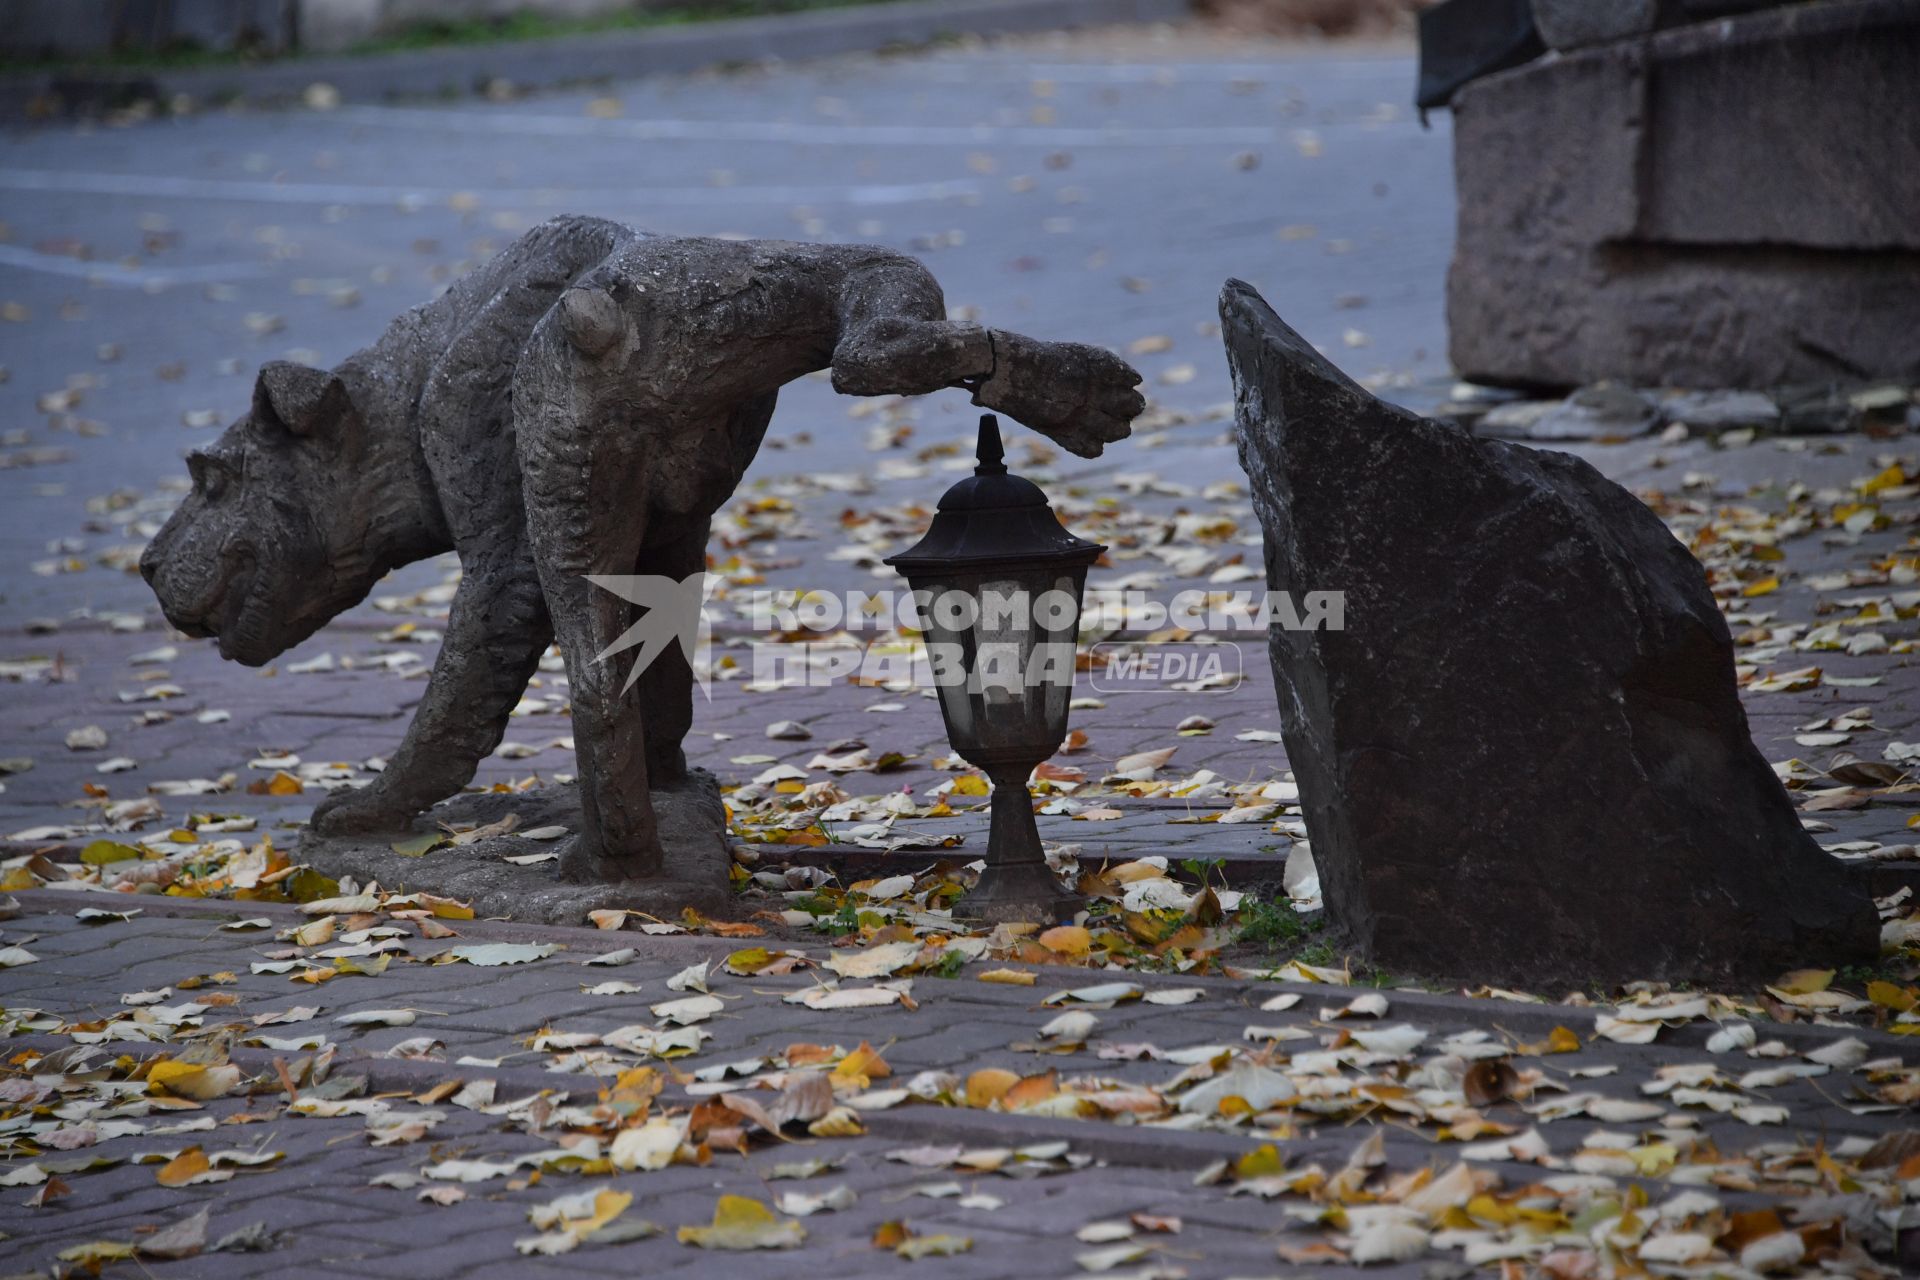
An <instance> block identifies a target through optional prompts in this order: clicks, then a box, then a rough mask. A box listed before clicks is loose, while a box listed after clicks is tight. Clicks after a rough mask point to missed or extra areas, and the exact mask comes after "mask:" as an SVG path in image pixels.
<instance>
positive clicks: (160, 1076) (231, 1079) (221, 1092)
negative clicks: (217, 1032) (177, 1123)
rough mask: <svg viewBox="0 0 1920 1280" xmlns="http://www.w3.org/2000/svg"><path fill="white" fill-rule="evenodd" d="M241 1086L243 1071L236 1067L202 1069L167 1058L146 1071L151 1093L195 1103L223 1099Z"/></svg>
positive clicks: (195, 1065) (196, 1065)
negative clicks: (163, 1094)
mask: <svg viewBox="0 0 1920 1280" xmlns="http://www.w3.org/2000/svg"><path fill="white" fill-rule="evenodd" d="M239 1083H240V1068H238V1067H234V1066H200V1065H198V1064H195V1063H190V1062H175V1061H174V1060H173V1059H171V1058H168V1059H164V1060H162V1061H160V1062H156V1063H154V1064H153V1065H152V1066H151V1067H149V1068H147V1088H148V1089H149V1090H151V1091H153V1092H156V1093H170V1094H172V1095H173V1096H174V1097H176V1098H192V1099H193V1100H194V1101H196V1102H206V1101H209V1100H211V1099H213V1098H219V1097H223V1096H225V1095H226V1094H227V1093H228V1092H229V1091H231V1090H232V1089H233V1087H234V1086H235V1085H237V1084H239Z"/></svg>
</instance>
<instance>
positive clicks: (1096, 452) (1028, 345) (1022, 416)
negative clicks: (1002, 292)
mask: <svg viewBox="0 0 1920 1280" xmlns="http://www.w3.org/2000/svg"><path fill="white" fill-rule="evenodd" d="M993 346H994V371H993V375H992V376H991V377H990V378H988V379H987V380H986V381H984V382H982V383H981V384H980V386H979V388H978V389H977V390H976V391H975V393H974V403H976V404H978V405H981V406H983V407H985V408H988V409H998V410H999V411H1000V412H1002V413H1005V414H1007V415H1008V416H1010V417H1012V418H1014V419H1015V420H1016V421H1019V422H1022V423H1024V424H1026V425H1027V426H1029V427H1032V428H1033V429H1034V430H1035V431H1038V432H1040V433H1041V434H1042V435H1045V436H1047V437H1049V438H1051V439H1052V440H1054V441H1055V442H1056V443H1058V444H1060V445H1061V446H1063V447H1064V448H1067V449H1070V450H1072V451H1073V452H1074V453H1077V454H1079V455H1080V456H1081V457H1083V458H1097V457H1099V456H1100V451H1101V450H1102V449H1103V448H1105V447H1106V446H1107V445H1109V444H1112V443H1113V442H1114V441H1116V440H1124V439H1126V437H1127V433H1128V431H1129V430H1130V426H1129V424H1131V423H1132V421H1133V419H1134V418H1135V417H1137V416H1139V414H1140V411H1141V410H1142V409H1144V408H1146V401H1145V399H1144V398H1142V396H1141V395H1140V392H1139V391H1138V390H1137V389H1136V388H1137V387H1138V386H1139V384H1140V374H1139V371H1138V370H1136V369H1135V368H1134V367H1133V366H1132V365H1130V364H1128V363H1127V362H1126V361H1125V360H1122V359H1121V358H1120V357H1119V356H1117V355H1114V354H1113V353H1112V352H1111V351H1107V350H1104V349H1103V348H1100V347H1092V346H1087V345H1086V344H1084V343H1079V342H1042V341H1039V340H1038V339H1035V338H1029V337H1025V336H1023V335H1021V334H1017V333H1007V332H1004V331H996V332H995V333H994V335H993Z"/></svg>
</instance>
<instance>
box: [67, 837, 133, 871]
mask: <svg viewBox="0 0 1920 1280" xmlns="http://www.w3.org/2000/svg"><path fill="white" fill-rule="evenodd" d="M139 856H140V851H139V850H138V849H136V848H134V847H133V846H132V845H130V844H119V843H117V842H115V841H112V840H95V841H94V842H93V843H92V844H90V845H88V846H87V847H86V848H84V849H82V850H81V851H80V861H82V862H84V863H86V864H87V865H88V866H90V867H103V866H105V865H107V864H108V863H110V862H125V861H127V860H128V859H129V858H138V857H139Z"/></svg>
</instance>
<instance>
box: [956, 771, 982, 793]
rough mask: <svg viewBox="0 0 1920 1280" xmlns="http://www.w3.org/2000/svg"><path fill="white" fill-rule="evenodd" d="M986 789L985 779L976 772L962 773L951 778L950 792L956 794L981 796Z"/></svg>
mask: <svg viewBox="0 0 1920 1280" xmlns="http://www.w3.org/2000/svg"><path fill="white" fill-rule="evenodd" d="M987 790H988V788H987V780H986V779H985V778H983V777H981V776H980V775H979V774H977V773H963V774H961V775H960V776H959V777H957V778H955V779H954V780H953V791H952V794H953V795H956V796H983V795H986V794H987Z"/></svg>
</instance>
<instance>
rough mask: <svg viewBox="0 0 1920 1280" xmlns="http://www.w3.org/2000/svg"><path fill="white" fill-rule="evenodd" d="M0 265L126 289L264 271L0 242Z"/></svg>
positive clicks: (202, 281) (230, 264) (247, 264)
mask: <svg viewBox="0 0 1920 1280" xmlns="http://www.w3.org/2000/svg"><path fill="white" fill-rule="evenodd" d="M0 267H18V268H19V269H21V270H22V271H38V272H41V273H43V274H46V275H51V276H73V277H75V278H78V279H82V280H92V281H96V282H98V283H100V284H112V285H120V286H122V287H123V288H128V289H148V288H163V287H165V286H168V285H176V284H211V283H213V282H215V281H219V280H242V279H246V278H247V277H249V276H259V275H265V274H267V270H268V269H267V268H266V267H265V266H263V265H261V264H260V263H257V262H216V263H210V264H208V265H206V266H199V267H130V266H127V265H126V264H125V263H123V262H87V261H84V260H82V259H80V258H69V257H67V256H66V255H65V254H58V253H35V252H34V251H33V250H31V249H22V248H20V247H19V246H18V245H11V244H0Z"/></svg>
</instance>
